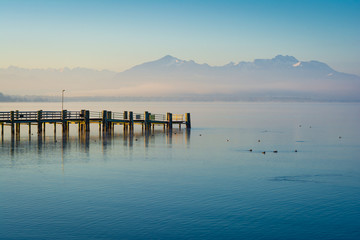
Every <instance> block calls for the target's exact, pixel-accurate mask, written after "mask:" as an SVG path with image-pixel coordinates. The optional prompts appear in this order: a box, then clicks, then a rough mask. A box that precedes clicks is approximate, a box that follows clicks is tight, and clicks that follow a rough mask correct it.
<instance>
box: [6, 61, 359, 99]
mask: <svg viewBox="0 0 360 240" xmlns="http://www.w3.org/2000/svg"><path fill="white" fill-rule="evenodd" d="M0 81H1V82H2V83H4V84H3V87H2V89H1V92H3V93H6V94H17V95H19V94H20V95H41V96H44V95H45V96H58V95H59V93H60V92H61V90H62V89H66V91H67V94H68V96H69V97H73V98H74V99H75V98H79V97H80V98H82V99H86V98H91V99H107V98H111V99H125V100H126V99H136V98H138V99H162V100H165V99H173V100H174V99H175V100H279V99H280V100H281V99H283V100H320V101H360V77H359V76H357V75H352V74H347V73H341V72H338V71H336V70H334V69H332V68H331V67H329V66H328V65H327V64H325V63H322V62H319V61H300V60H298V59H296V58H295V57H292V56H282V55H278V56H276V57H274V58H272V59H256V60H254V61H253V62H239V63H237V64H235V63H229V64H226V65H224V66H210V65H208V64H198V63H196V62H194V61H192V60H190V61H186V60H181V59H178V58H176V57H173V56H169V55H167V56H165V57H163V58H161V59H158V60H155V61H150V62H146V63H143V64H140V65H137V66H134V67H132V68H130V69H128V70H126V71H123V72H119V73H118V72H113V71H107V70H103V71H97V70H93V69H86V68H74V69H69V68H64V69H23V68H17V67H9V68H5V69H0Z"/></svg>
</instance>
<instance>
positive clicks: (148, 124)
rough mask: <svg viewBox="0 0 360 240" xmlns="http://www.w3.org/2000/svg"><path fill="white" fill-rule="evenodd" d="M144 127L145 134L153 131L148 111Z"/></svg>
mask: <svg viewBox="0 0 360 240" xmlns="http://www.w3.org/2000/svg"><path fill="white" fill-rule="evenodd" d="M144 125H145V132H147V131H150V130H151V123H150V113H149V112H148V111H145V112H144Z"/></svg>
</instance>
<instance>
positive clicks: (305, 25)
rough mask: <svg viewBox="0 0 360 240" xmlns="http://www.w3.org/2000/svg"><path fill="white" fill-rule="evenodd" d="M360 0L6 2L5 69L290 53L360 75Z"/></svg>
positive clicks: (0, 43)
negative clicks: (11, 67)
mask: <svg viewBox="0 0 360 240" xmlns="http://www.w3.org/2000/svg"><path fill="white" fill-rule="evenodd" d="M359 12H360V0H338V1H332V0H326V1H323V0H312V1H307V0H302V1H289V0H286V1H283V0H276V1H274V0H273V1H268V0H251V1H250V0H249V1H242V0H237V1H230V0H229V1H226V0H221V1H212V0H207V1H194V0H192V1H187V0H182V1H170V0H169V1H140V0H132V1H129V0H126V1H121V0H117V1H115V0H101V1H100V0H98V1H92V0H86V1H82V0H78V1H74V0H72V1H68V0H61V1H60V0H58V1H55V0H0V68H7V67H9V66H18V67H23V68H63V67H70V68H75V67H85V68H93V69H98V70H102V69H108V70H113V71H123V70H126V69H128V68H130V67H132V66H134V65H137V64H141V63H143V62H147V61H152V60H156V59H159V58H161V57H163V56H165V55H172V56H175V57H177V58H180V59H184V60H194V61H196V62H198V63H208V64H210V65H225V64H227V63H229V62H235V63H238V62H240V61H253V60H254V59H258V58H273V57H274V56H276V55H278V54H282V55H291V56H294V57H296V58H297V59H299V60H303V61H309V60H318V61H321V62H325V63H327V64H328V65H329V66H330V67H332V68H334V69H335V70H337V71H341V72H347V73H353V74H357V75H360V67H359V66H360V57H359V56H360V44H359V43H360V27H359V25H360V14H358V13H359Z"/></svg>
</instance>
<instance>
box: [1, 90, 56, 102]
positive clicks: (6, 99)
mask: <svg viewBox="0 0 360 240" xmlns="http://www.w3.org/2000/svg"><path fill="white" fill-rule="evenodd" d="M54 100H55V99H53V98H50V97H43V96H16V95H15V96H14V95H5V94H3V93H1V92H0V102H54Z"/></svg>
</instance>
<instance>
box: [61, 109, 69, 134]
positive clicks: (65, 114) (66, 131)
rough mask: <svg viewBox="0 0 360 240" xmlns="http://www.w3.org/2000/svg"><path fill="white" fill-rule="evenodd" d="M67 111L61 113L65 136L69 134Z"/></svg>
mask: <svg viewBox="0 0 360 240" xmlns="http://www.w3.org/2000/svg"><path fill="white" fill-rule="evenodd" d="M66 119H67V110H63V111H62V113H61V120H62V132H63V134H67V133H68V126H69V125H68V122H67V120H66Z"/></svg>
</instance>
